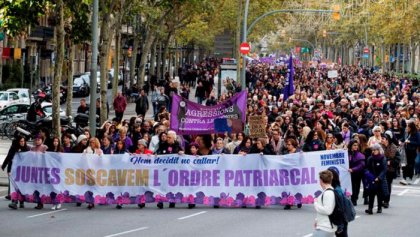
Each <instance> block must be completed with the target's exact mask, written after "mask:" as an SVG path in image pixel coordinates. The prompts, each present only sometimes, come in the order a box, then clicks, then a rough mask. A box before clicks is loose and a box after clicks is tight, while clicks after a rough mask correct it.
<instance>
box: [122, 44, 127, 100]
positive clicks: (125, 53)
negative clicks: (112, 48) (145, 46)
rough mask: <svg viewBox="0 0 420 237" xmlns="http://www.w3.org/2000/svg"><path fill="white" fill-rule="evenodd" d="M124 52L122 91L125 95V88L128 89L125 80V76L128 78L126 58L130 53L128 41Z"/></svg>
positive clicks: (123, 49)
mask: <svg viewBox="0 0 420 237" xmlns="http://www.w3.org/2000/svg"><path fill="white" fill-rule="evenodd" d="M122 53H123V73H122V77H123V78H122V79H123V80H122V81H123V85H122V93H123V95H125V90H126V88H125V87H126V84H125V83H126V82H125V78H126V76H125V59H126V57H127V54H128V45H127V43H125V44H124V46H123V48H122Z"/></svg>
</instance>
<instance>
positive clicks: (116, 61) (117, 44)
mask: <svg viewBox="0 0 420 237" xmlns="http://www.w3.org/2000/svg"><path fill="white" fill-rule="evenodd" d="M120 49H121V32H120V27H116V28H115V56H114V80H113V81H112V99H114V98H115V97H116V96H117V92H118V82H119V80H120V78H119V77H120V54H121V53H120V51H121V50H120Z"/></svg>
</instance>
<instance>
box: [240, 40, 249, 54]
mask: <svg viewBox="0 0 420 237" xmlns="http://www.w3.org/2000/svg"><path fill="white" fill-rule="evenodd" d="M250 51H251V46H250V45H249V44H248V43H247V42H243V43H242V44H241V45H240V46H239V52H241V54H248V53H249V52H250Z"/></svg>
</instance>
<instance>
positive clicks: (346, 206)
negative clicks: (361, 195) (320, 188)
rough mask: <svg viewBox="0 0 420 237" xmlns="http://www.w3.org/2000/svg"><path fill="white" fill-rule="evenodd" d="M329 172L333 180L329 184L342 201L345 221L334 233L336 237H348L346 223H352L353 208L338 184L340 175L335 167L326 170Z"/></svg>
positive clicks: (354, 214)
mask: <svg viewBox="0 0 420 237" xmlns="http://www.w3.org/2000/svg"><path fill="white" fill-rule="evenodd" d="M328 170H329V171H331V173H332V174H333V180H332V183H331V186H333V188H334V191H335V193H337V194H338V196H339V197H340V199H341V201H342V206H343V211H344V214H345V217H346V219H345V221H344V223H343V225H342V226H338V227H337V231H336V232H335V236H336V237H348V234H347V228H348V223H349V222H350V221H353V220H354V218H355V216H356V211H355V210H354V207H353V206H352V203H351V201H350V200H349V199H348V198H347V197H346V196H345V194H344V191H343V189H342V188H341V182H340V175H339V172H338V170H337V168H335V167H330V168H328Z"/></svg>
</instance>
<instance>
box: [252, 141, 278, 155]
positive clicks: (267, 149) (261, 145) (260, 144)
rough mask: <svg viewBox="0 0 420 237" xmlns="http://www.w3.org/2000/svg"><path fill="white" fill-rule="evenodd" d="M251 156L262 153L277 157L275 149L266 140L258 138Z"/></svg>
mask: <svg viewBox="0 0 420 237" xmlns="http://www.w3.org/2000/svg"><path fill="white" fill-rule="evenodd" d="M249 153H250V154H255V153H260V154H263V155H275V153H274V150H273V147H272V146H271V145H270V144H267V142H266V140H265V138H258V140H257V141H256V142H255V144H254V145H253V146H252V147H251V151H250V152H249Z"/></svg>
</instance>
